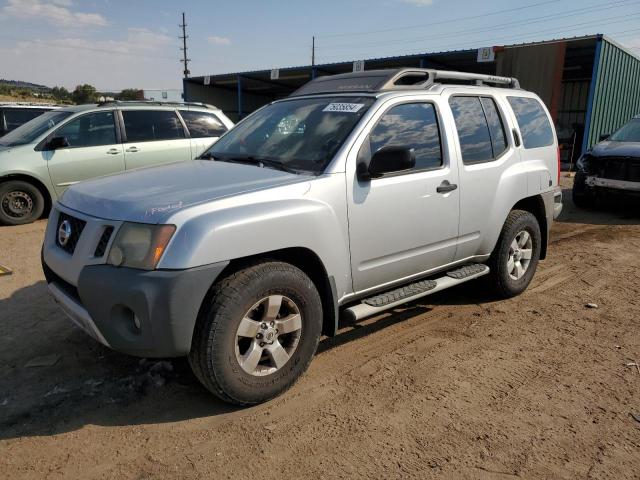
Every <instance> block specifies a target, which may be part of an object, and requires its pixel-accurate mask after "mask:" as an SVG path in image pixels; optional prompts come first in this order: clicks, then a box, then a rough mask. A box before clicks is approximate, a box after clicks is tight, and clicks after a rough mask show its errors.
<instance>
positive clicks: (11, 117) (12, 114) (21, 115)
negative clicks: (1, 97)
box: [4, 108, 45, 132]
mask: <svg viewBox="0 0 640 480" xmlns="http://www.w3.org/2000/svg"><path fill="white" fill-rule="evenodd" d="M44 112H45V110H37V109H35V108H20V109H15V110H13V109H8V110H5V111H4V120H5V123H6V127H7V132H10V131H11V130H13V129H15V128H18V127H19V126H20V125H23V124H25V123H27V122H28V121H29V120H33V119H34V118H36V117H38V116H40V115H42V114H43V113H44Z"/></svg>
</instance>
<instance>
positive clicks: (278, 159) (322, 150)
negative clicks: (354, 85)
mask: <svg viewBox="0 0 640 480" xmlns="http://www.w3.org/2000/svg"><path fill="white" fill-rule="evenodd" d="M374 101H375V99H374V98H372V97H355V96H354V97H322V98H298V99H293V100H287V101H283V102H277V103H274V104H271V105H269V106H267V107H265V108H263V109H262V110H260V111H258V112H256V113H255V114H253V115H251V116H250V117H249V118H247V119H246V120H245V121H243V122H242V123H240V124H239V125H237V126H236V127H235V128H233V129H231V130H230V131H229V132H228V133H227V134H226V135H224V136H223V137H222V138H221V139H220V140H218V142H217V143H215V144H214V145H213V146H212V147H211V148H210V149H209V150H208V151H207V152H205V153H204V154H203V155H202V157H201V158H213V159H214V160H222V161H238V162H251V163H256V164H259V165H260V166H269V167H274V168H282V169H284V170H290V171H295V172H298V171H302V172H311V173H314V174H318V173H321V172H322V171H323V170H324V168H325V167H326V166H327V165H328V164H329V162H330V161H331V160H332V158H333V156H334V155H335V154H336V152H337V151H338V149H339V148H340V147H341V146H342V144H343V143H344V141H345V140H346V138H347V136H348V135H349V134H350V133H351V131H352V130H353V128H354V127H355V126H356V124H357V123H358V122H359V121H360V119H361V118H362V116H363V115H364V114H365V112H366V111H367V110H368V109H369V107H370V106H371V104H372V103H373V102H374Z"/></svg>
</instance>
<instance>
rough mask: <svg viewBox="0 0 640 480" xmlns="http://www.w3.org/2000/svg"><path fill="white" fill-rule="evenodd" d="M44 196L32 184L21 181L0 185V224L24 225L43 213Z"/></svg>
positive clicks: (11, 181)
mask: <svg viewBox="0 0 640 480" xmlns="http://www.w3.org/2000/svg"><path fill="white" fill-rule="evenodd" d="M44 206H45V200H44V196H43V195H42V193H41V192H40V190H38V188H37V187H35V186H34V185H33V184H31V183H28V182H24V181H22V180H10V181H8V182H4V183H0V224H3V225H25V224H27V223H32V222H35V221H36V220H37V219H39V218H40V217H41V216H42V213H43V212H44Z"/></svg>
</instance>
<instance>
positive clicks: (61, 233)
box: [58, 220, 72, 247]
mask: <svg viewBox="0 0 640 480" xmlns="http://www.w3.org/2000/svg"><path fill="white" fill-rule="evenodd" d="M71 233H72V232H71V223H69V220H65V221H63V222H62V223H61V224H60V227H59V228H58V243H59V244H60V246H62V247H65V246H66V245H67V243H69V239H70V238H71Z"/></svg>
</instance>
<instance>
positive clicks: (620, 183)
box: [584, 176, 640, 193]
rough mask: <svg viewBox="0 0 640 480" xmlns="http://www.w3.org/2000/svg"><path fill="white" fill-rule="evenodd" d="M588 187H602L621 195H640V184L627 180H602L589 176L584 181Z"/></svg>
mask: <svg viewBox="0 0 640 480" xmlns="http://www.w3.org/2000/svg"><path fill="white" fill-rule="evenodd" d="M584 183H585V185H586V186H588V187H600V188H606V189H610V190H618V191H619V192H621V193H624V192H629V193H640V182H629V181H627V180H613V179H610V178H601V177H596V176H588V177H587V178H585V181H584Z"/></svg>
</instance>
